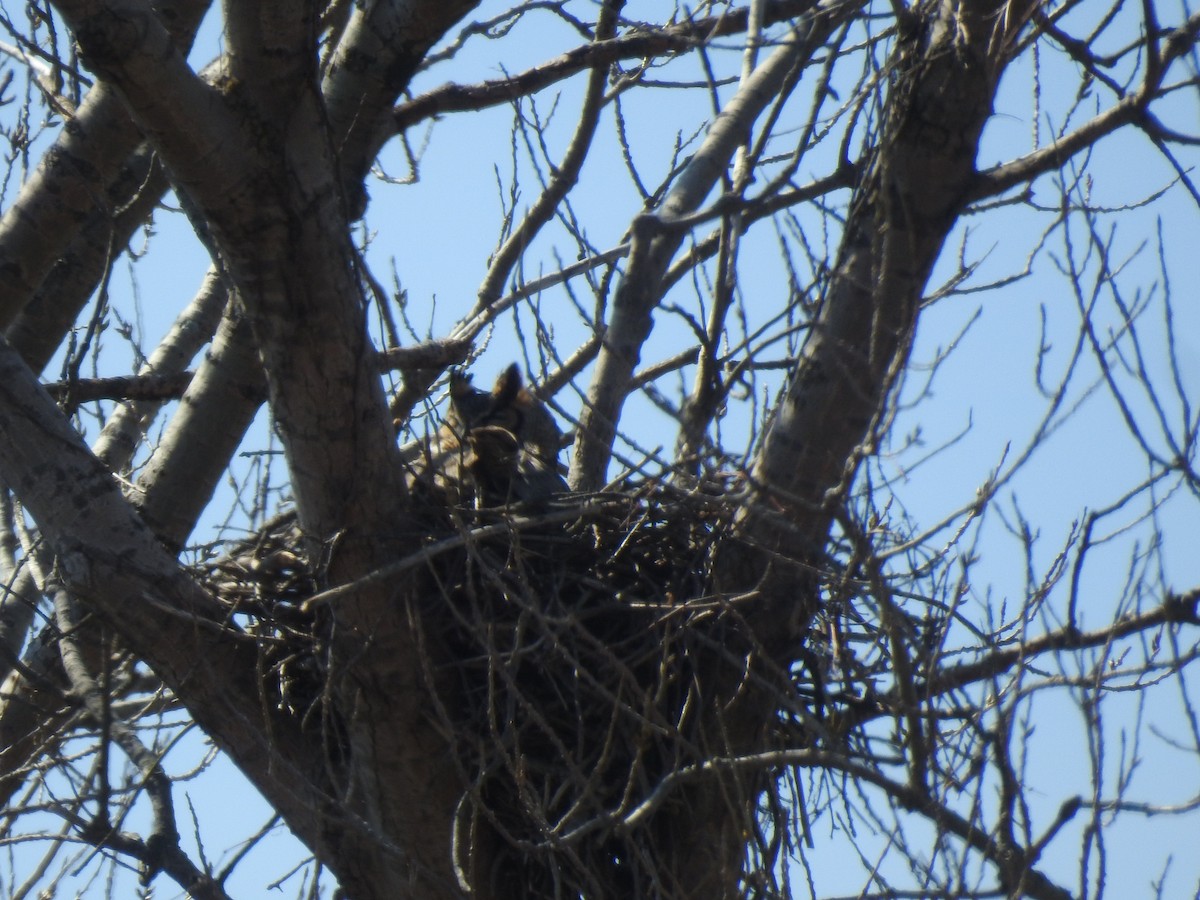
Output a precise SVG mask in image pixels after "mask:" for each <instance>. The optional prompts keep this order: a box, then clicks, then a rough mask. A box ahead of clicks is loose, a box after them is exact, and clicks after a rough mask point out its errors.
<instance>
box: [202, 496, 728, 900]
mask: <svg viewBox="0 0 1200 900" xmlns="http://www.w3.org/2000/svg"><path fill="white" fill-rule="evenodd" d="M451 513H452V514H451V515H449V516H447V517H444V518H441V517H439V524H437V525H435V526H433V528H432V529H431V531H430V533H429V534H428V535H427V536H426V540H427V542H428V544H427V547H426V548H425V549H424V550H422V551H420V552H419V554H418V555H420V556H421V557H422V559H421V562H420V565H419V567H418V568H419V570H420V572H421V574H422V577H427V578H428V579H430V583H431V584H432V585H433V586H434V590H432V591H426V592H423V593H424V594H425V596H427V597H428V598H429V599H428V600H426V601H424V602H423V603H422V606H421V608H420V609H419V610H416V612H417V613H418V614H417V615H416V616H415V617H414V621H416V622H418V623H419V627H420V628H421V629H422V631H423V635H422V638H423V644H424V645H425V646H429V647H436V648H439V652H437V653H431V654H430V658H429V659H427V660H426V662H427V665H428V669H427V675H428V678H429V683H430V685H431V686H436V697H437V710H438V715H440V716H441V717H442V719H443V726H444V731H445V733H446V734H447V735H448V736H449V737H450V739H451V741H452V743H453V749H454V751H455V757H456V760H457V764H458V765H459V767H460V769H461V772H462V775H463V778H464V781H465V783H467V784H468V785H469V786H470V790H469V798H470V801H471V802H470V803H468V804H465V805H464V809H463V811H462V814H461V815H462V821H461V822H460V828H459V831H460V835H459V838H460V846H459V848H458V852H459V854H460V857H463V859H461V860H460V861H461V862H462V864H463V865H464V866H467V865H469V864H470V863H469V859H468V857H469V856H470V854H471V853H472V846H473V845H474V842H475V840H476V839H477V837H478V835H479V834H480V833H481V832H483V831H486V832H488V833H489V834H490V835H492V836H493V839H492V840H491V843H492V844H493V845H495V844H496V841H495V839H494V837H495V836H498V837H499V839H500V840H499V843H500V845H501V846H506V847H507V848H508V849H507V850H506V851H502V852H501V856H504V855H505V854H506V853H507V855H508V858H507V859H506V861H505V863H504V864H503V865H497V866H496V867H495V869H494V871H501V870H502V871H503V872H504V873H505V874H504V875H503V876H499V875H498V876H496V877H497V878H502V880H503V881H505V882H511V883H510V884H509V887H511V888H513V889H516V890H519V892H520V893H521V895H523V896H529V897H536V896H555V895H560V894H561V893H562V890H563V886H564V885H565V884H571V885H574V886H575V888H577V889H578V890H577V892H576V894H575V895H576V896H578V895H579V894H580V893H582V894H583V895H590V896H596V895H597V892H600V893H602V894H604V895H612V896H615V895H618V894H615V893H613V892H614V891H619V890H622V889H623V886H629V887H632V886H633V885H635V884H637V883H639V882H640V881H641V879H642V878H644V877H645V874H646V873H645V872H644V871H640V870H641V869H644V868H645V867H647V866H651V865H653V855H654V851H653V848H652V847H651V846H650V845H648V844H647V842H646V839H645V836H644V835H643V836H641V837H640V838H639V837H637V836H636V835H634V834H633V832H631V831H630V830H629V829H628V828H622V827H618V826H619V825H620V823H622V822H627V819H628V817H629V816H630V815H631V813H632V812H633V811H634V810H635V809H637V808H638V806H639V804H643V803H644V802H645V801H646V800H647V798H649V797H651V796H652V795H653V794H654V792H655V790H656V788H657V787H658V786H660V785H661V784H662V783H663V781H664V779H665V778H667V777H668V776H670V774H671V773H672V772H675V771H677V770H679V769H680V768H681V767H683V766H686V765H689V764H692V763H697V762H700V760H699V759H696V758H694V753H696V752H698V751H694V750H691V751H689V750H688V749H687V748H688V747H689V746H691V745H690V741H689V740H688V739H687V736H686V735H683V734H681V728H686V727H687V724H686V723H687V720H688V714H687V712H686V710H687V708H688V705H689V702H690V703H693V704H694V703H695V702H696V697H694V696H691V692H693V691H695V689H696V685H697V678H696V674H697V672H696V670H697V666H699V665H700V663H699V662H698V660H700V659H701V658H702V657H704V656H705V655H706V654H707V655H708V656H709V657H710V658H711V655H712V654H713V653H714V652H719V648H720V647H721V645H722V643H723V640H724V633H725V631H726V629H727V628H728V627H730V622H729V619H730V617H729V616H728V614H727V610H726V609H725V607H724V606H723V605H722V604H721V603H720V602H719V601H718V600H717V599H716V598H714V597H713V596H712V595H711V591H712V569H713V559H714V552H715V548H716V547H717V546H718V545H719V544H721V543H722V541H720V540H718V538H721V537H723V536H724V534H725V533H726V532H727V527H728V524H729V519H730V515H729V514H730V509H729V507H728V505H727V503H725V502H722V500H721V499H720V498H719V496H718V495H712V494H709V495H706V494H701V493H693V494H682V493H679V492H674V491H668V490H666V489H664V488H661V487H659V486H657V485H655V484H653V483H647V484H643V485H641V486H640V487H634V488H629V489H628V490H626V491H624V492H622V493H620V494H619V495H602V496H599V497H588V498H582V497H574V496H567V497H564V498H561V499H560V500H556V501H555V502H554V503H553V504H551V505H550V506H549V507H548V508H542V509H539V510H537V511H536V512H535V511H525V510H521V509H520V508H518V507H511V508H497V509H482V510H475V509H470V510H468V509H461V510H454V511H451ZM430 548H435V550H436V552H434V551H431V550H430ZM306 560H307V556H306V554H305V552H304V551H303V549H302V543H301V535H300V533H299V530H298V528H297V526H296V524H295V521H294V519H293V518H291V517H288V516H284V517H281V518H280V519H277V520H276V521H275V522H274V523H272V524H271V525H270V526H269V527H267V528H265V529H264V530H263V531H262V532H260V533H259V534H257V535H255V536H254V537H253V538H252V539H251V540H247V541H243V542H240V543H239V544H236V545H231V546H229V547H227V548H225V552H224V553H223V554H222V555H221V556H220V557H219V558H216V559H214V560H212V561H210V562H209V563H207V564H206V565H204V566H203V567H202V571H201V575H202V577H203V578H204V580H206V581H207V582H208V585H209V587H210V588H211V589H212V591H213V593H214V594H216V595H217V596H219V597H220V598H221V599H222V600H223V602H224V603H226V604H227V605H228V607H229V610H230V615H231V617H233V618H235V619H237V620H238V624H239V625H241V626H242V627H243V628H244V629H245V631H247V632H249V633H251V634H253V635H254V636H255V638H256V639H257V640H258V642H259V646H260V647H261V648H262V659H263V664H262V670H263V674H264V679H265V683H266V687H265V688H264V689H265V690H268V691H269V692H270V693H271V694H272V697H271V699H272V700H273V701H274V702H275V703H276V704H277V705H279V706H280V707H281V708H283V709H286V710H288V711H290V712H292V713H294V714H295V715H297V716H301V717H307V716H312V715H313V713H314V711H315V709H317V708H318V707H319V706H320V703H321V698H322V696H328V692H326V691H324V687H325V685H324V679H325V676H324V674H323V673H324V671H325V668H324V664H323V660H324V658H325V648H326V642H325V639H326V626H327V623H326V622H325V621H324V616H323V613H322V609H321V608H320V607H318V609H317V610H315V611H314V612H313V613H308V612H305V611H304V610H303V608H302V603H303V601H304V600H305V599H306V598H308V597H311V596H312V595H313V594H314V593H316V592H317V590H318V583H319V581H320V578H319V576H318V569H319V566H314V565H312V564H311V563H309V562H307V561H306ZM325 615H327V613H326V614H325ZM714 648H717V649H714ZM681 723H682V724H681ZM622 835H623V836H622ZM589 885H590V886H589ZM497 887H498V888H503V885H500V884H497ZM567 893H568V894H569V893H570V891H568V892H567Z"/></svg>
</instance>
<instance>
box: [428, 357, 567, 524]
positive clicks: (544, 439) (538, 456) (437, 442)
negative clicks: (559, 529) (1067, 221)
mask: <svg viewBox="0 0 1200 900" xmlns="http://www.w3.org/2000/svg"><path fill="white" fill-rule="evenodd" d="M561 446H562V432H561V431H559V429H558V425H557V423H556V422H555V421H554V416H553V415H552V414H551V413H550V411H549V410H548V409H546V406H545V404H543V403H542V402H541V401H539V400H538V399H537V398H535V397H534V396H533V395H532V394H530V393H529V391H528V390H526V389H525V386H524V384H523V383H522V379H521V370H520V369H519V368H517V366H516V364H513V365H511V366H509V367H508V368H507V369H505V370H504V371H503V372H502V373H500V377H499V378H497V379H496V384H495V386H494V387H493V388H492V390H491V391H490V392H488V391H482V390H479V389H478V388H476V387H475V386H474V385H473V384H472V383H471V376H470V375H467V374H466V373H463V372H454V373H452V374H451V376H450V409H449V412H448V413H447V415H446V422H445V424H444V425H443V426H442V427H441V428H440V429H438V432H437V433H436V434H435V435H434V437H433V439H432V440H431V441H430V444H429V447H428V452H427V453H426V454H425V458H424V460H422V461H421V462H420V464H419V465H418V471H417V472H416V474H415V480H416V483H417V484H418V485H432V486H433V487H434V488H435V489H436V490H438V491H443V492H444V493H445V499H446V502H447V503H449V504H452V505H459V504H461V503H464V502H467V501H468V500H471V501H473V502H474V505H475V506H477V507H489V506H503V505H506V504H509V503H532V504H537V503H542V502H544V501H546V500H548V499H549V498H550V497H551V496H552V495H554V494H556V493H561V492H563V491H565V490H566V489H567V485H566V482H565V481H563V479H562V476H561V475H560V474H559V470H558V451H559V449H560V447H561Z"/></svg>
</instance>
